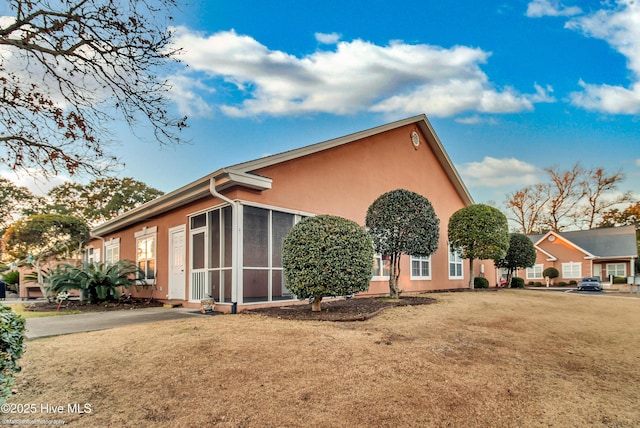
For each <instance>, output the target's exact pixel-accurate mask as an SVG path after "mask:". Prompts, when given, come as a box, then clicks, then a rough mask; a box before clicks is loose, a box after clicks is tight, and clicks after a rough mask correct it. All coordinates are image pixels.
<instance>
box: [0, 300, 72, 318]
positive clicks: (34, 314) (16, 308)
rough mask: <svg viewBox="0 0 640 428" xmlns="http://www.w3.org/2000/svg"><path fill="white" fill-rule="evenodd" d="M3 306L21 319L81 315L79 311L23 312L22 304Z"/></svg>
mask: <svg viewBox="0 0 640 428" xmlns="http://www.w3.org/2000/svg"><path fill="white" fill-rule="evenodd" d="M5 306H8V307H10V308H11V310H13V312H15V313H17V314H18V315H22V317H24V318H41V317H53V316H57V315H73V314H80V313H82V312H81V311H78V310H70V311H65V310H60V311H58V312H34V311H25V309H24V304H22V303H11V304H8V305H5Z"/></svg>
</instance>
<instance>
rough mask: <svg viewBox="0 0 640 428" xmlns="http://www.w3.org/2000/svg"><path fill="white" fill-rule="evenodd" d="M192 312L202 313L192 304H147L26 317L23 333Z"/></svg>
mask: <svg viewBox="0 0 640 428" xmlns="http://www.w3.org/2000/svg"><path fill="white" fill-rule="evenodd" d="M194 316H203V315H202V314H200V312H197V310H196V309H193V308H190V309H186V308H173V309H167V308H148V309H134V310H124V311H110V312H94V313H88V314H77V315H60V316H53V317H42V318H27V326H26V327H27V334H26V336H27V339H37V338H40V337H49V336H59V335H62V334H72V333H81V332H85V331H96V330H106V329H109V328H114V327H122V326H126V325H131V324H140V323H148V322H156V321H167V320H178V319H185V318H190V317H194Z"/></svg>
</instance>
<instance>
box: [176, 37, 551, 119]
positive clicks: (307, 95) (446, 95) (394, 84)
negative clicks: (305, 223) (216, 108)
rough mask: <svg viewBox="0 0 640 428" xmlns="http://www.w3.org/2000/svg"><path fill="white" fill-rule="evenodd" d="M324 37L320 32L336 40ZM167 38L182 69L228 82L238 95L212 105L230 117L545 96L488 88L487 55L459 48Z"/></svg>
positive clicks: (459, 107)
mask: <svg viewBox="0 0 640 428" xmlns="http://www.w3.org/2000/svg"><path fill="white" fill-rule="evenodd" d="M325 36H327V35H323V36H322V37H320V38H323V39H324V40H327V41H328V40H336V38H335V37H334V35H328V36H331V37H328V36H327V37H325ZM316 37H318V35H316ZM336 41H337V40H336ZM174 43H175V45H176V47H181V48H183V51H182V53H181V56H180V59H181V60H182V61H183V62H184V63H185V64H186V65H188V67H189V69H188V70H190V73H192V74H197V73H203V74H205V75H207V76H208V77H209V78H213V79H223V80H224V81H225V82H226V83H227V84H231V85H232V86H233V87H235V89H236V90H237V93H238V94H239V95H240V96H241V100H240V101H239V102H237V103H228V104H226V105H223V106H221V107H220V109H221V111H223V112H224V113H225V114H227V115H230V116H241V117H244V116H257V115H287V114H305V113H331V114H352V113H356V112H360V111H373V112H381V113H386V114H396V113H402V114H417V113H427V114H430V115H433V116H452V115H455V114H459V113H463V112H474V111H475V112H481V113H512V112H520V111H527V110H532V109H533V105H534V103H537V102H551V100H553V98H552V97H549V96H548V95H547V89H542V87H539V86H536V87H535V91H536V92H535V93H533V94H520V93H519V92H518V91H516V90H515V89H513V88H509V87H507V88H502V89H500V88H496V87H495V85H493V84H492V83H491V82H490V81H489V78H488V77H487V75H486V74H485V73H484V72H483V71H482V70H481V68H480V65H481V64H483V63H485V62H486V61H487V59H488V58H489V56H490V53H488V52H485V51H483V50H481V49H478V48H471V47H466V46H454V47H452V48H449V49H446V48H441V47H438V46H432V45H426V44H417V45H411V44H407V43H403V42H401V41H393V42H390V43H389V44H388V45H386V46H378V45H375V44H373V43H370V42H366V41H363V40H353V41H351V42H345V41H341V42H338V43H337V44H336V45H335V48H334V49H333V50H329V51H327V50H322V51H316V52H314V53H312V54H309V55H306V56H303V57H296V56H294V55H291V54H288V53H285V52H282V51H277V50H270V49H269V48H267V47H266V46H264V45H262V44H260V43H259V42H258V41H256V40H255V39H253V38H251V37H249V36H246V35H239V34H237V33H236V32H235V31H233V30H232V31H224V32H219V33H215V34H213V35H211V36H208V37H204V36H202V35H201V34H198V33H195V32H192V31H190V30H188V29H186V28H179V29H176V37H175V39H174ZM190 76H191V75H190ZM194 78H195V77H194Z"/></svg>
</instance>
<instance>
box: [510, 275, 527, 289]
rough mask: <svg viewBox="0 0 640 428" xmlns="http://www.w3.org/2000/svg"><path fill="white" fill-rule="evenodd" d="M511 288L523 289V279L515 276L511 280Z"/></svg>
mask: <svg viewBox="0 0 640 428" xmlns="http://www.w3.org/2000/svg"><path fill="white" fill-rule="evenodd" d="M511 288H524V279H523V278H518V277H517V276H514V277H513V278H511Z"/></svg>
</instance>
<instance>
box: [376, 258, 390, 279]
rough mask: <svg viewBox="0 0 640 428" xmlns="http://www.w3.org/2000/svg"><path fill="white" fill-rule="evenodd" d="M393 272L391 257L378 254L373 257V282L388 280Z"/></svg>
mask: <svg viewBox="0 0 640 428" xmlns="http://www.w3.org/2000/svg"><path fill="white" fill-rule="evenodd" d="M389 272H391V259H390V258H389V256H382V255H380V254H376V255H374V256H373V280H378V281H381V280H388V279H389Z"/></svg>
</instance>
